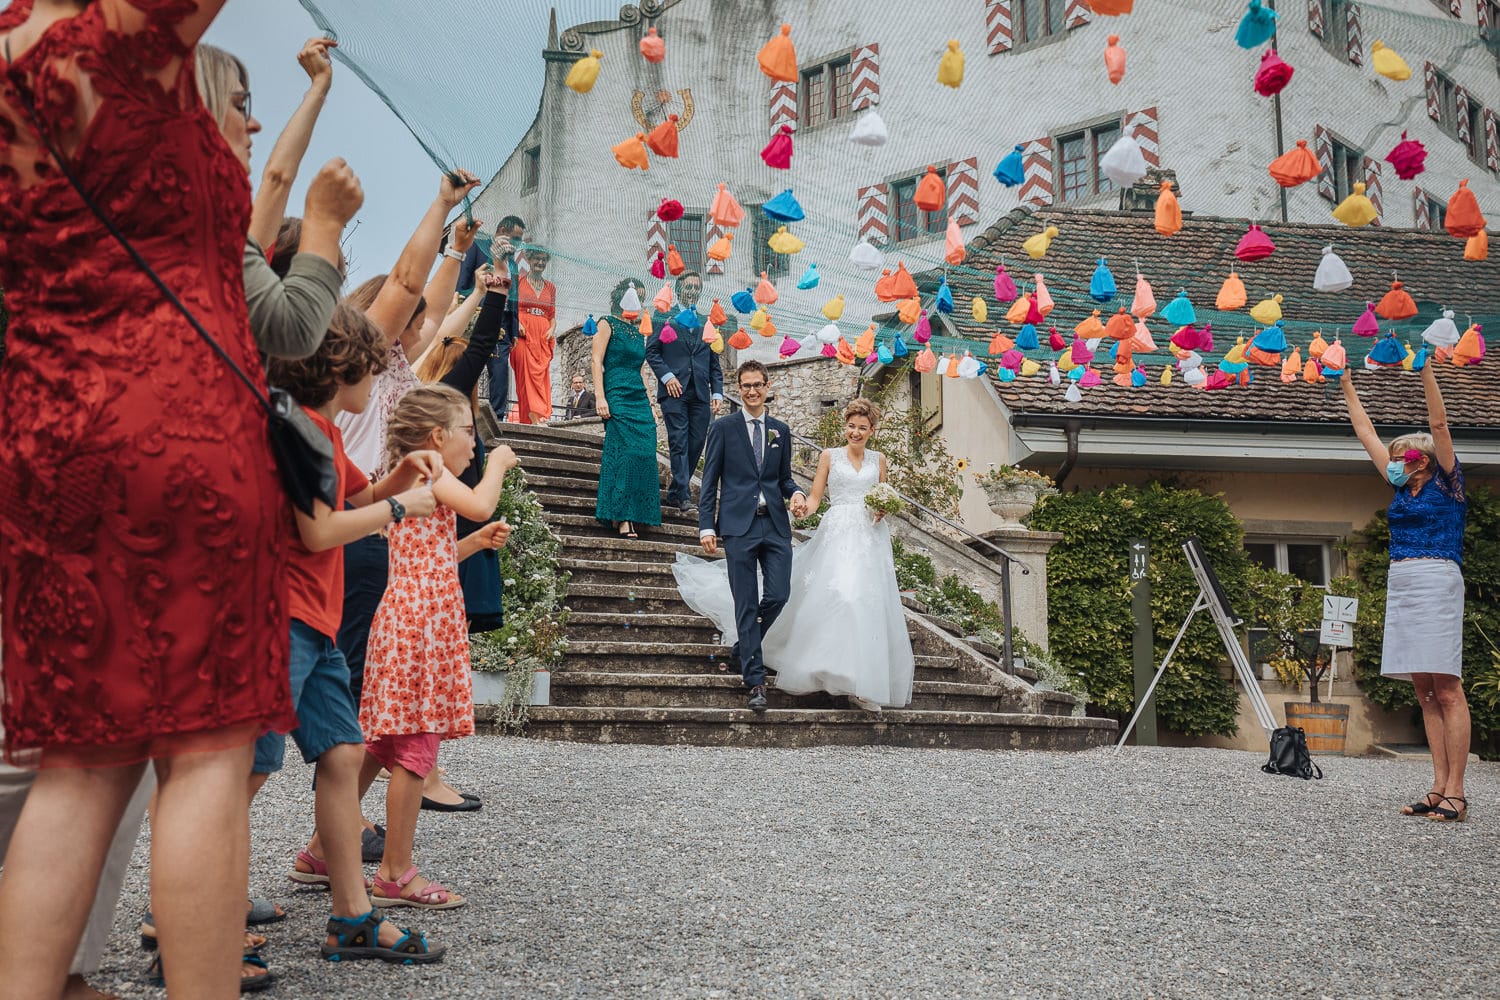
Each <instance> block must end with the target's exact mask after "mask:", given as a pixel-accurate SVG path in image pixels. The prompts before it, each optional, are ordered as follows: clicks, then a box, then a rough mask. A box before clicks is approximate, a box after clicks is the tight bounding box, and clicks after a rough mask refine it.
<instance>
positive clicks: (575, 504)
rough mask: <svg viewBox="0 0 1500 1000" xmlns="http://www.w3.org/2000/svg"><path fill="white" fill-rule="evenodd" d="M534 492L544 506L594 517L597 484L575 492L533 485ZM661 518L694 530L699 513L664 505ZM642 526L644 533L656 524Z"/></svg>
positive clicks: (668, 522)
mask: <svg viewBox="0 0 1500 1000" xmlns="http://www.w3.org/2000/svg"><path fill="white" fill-rule="evenodd" d="M532 492H533V493H535V494H536V498H537V499H538V500H540V501H541V503H542V506H543V507H544V508H546V509H547V510H548V511H551V512H555V513H558V514H570V513H572V514H587V515H588V516H590V517H593V516H594V510H595V507H596V506H597V497H598V487H597V486H594V487H592V488H590V489H587V490H577V491H573V492H559V491H557V490H552V489H547V490H541V489H536V488H535V487H533V488H532ZM661 519H662V523H663V524H685V525H687V526H689V527H691V528H692V529H693V530H694V531H697V529H698V515H697V513H696V512H694V513H692V514H684V513H683V512H682V511H680V510H678V509H677V508H676V507H665V506H664V507H662V511H661ZM641 528H642V532H643V533H644V532H647V531H652V530H654V529H655V526H654V525H642V526H641Z"/></svg>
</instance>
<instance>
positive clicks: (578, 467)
mask: <svg viewBox="0 0 1500 1000" xmlns="http://www.w3.org/2000/svg"><path fill="white" fill-rule="evenodd" d="M521 468H523V469H525V470H526V475H527V476H530V475H531V474H532V473H533V472H539V473H542V474H543V475H552V476H568V477H570V478H572V479H574V480H576V481H577V482H578V483H579V484H585V483H586V484H589V486H590V487H591V488H592V489H596V490H597V489H598V488H599V460H598V458H597V457H595V458H591V459H588V460H587V461H584V460H581V459H576V458H556V457H554V456H553V455H551V454H535V455H533V454H527V455H522V456H521Z"/></svg>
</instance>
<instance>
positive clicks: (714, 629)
mask: <svg viewBox="0 0 1500 1000" xmlns="http://www.w3.org/2000/svg"><path fill="white" fill-rule="evenodd" d="M718 638H719V629H718V626H716V625H715V624H714V623H713V622H711V621H709V620H708V619H707V618H703V617H700V616H699V615H696V614H685V615H659V614H647V613H645V612H641V613H639V614H630V613H625V612H618V611H578V612H574V613H573V614H571V615H569V616H568V639H569V641H578V642H584V641H595V642H636V641H649V642H673V643H709V644H714V643H716V642H717V640H718Z"/></svg>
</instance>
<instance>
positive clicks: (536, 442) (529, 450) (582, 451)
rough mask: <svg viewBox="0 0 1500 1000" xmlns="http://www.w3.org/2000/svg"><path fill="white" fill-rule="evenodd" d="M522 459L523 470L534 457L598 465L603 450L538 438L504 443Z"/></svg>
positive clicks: (511, 440) (518, 439) (516, 439)
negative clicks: (572, 460)
mask: <svg viewBox="0 0 1500 1000" xmlns="http://www.w3.org/2000/svg"><path fill="white" fill-rule="evenodd" d="M504 443H505V444H508V445H510V447H511V450H512V451H514V452H515V453H516V455H517V456H519V457H520V459H521V468H523V469H524V468H529V467H530V465H531V462H530V459H532V458H533V457H537V456H540V457H547V456H551V457H553V458H571V459H574V460H575V461H579V462H592V463H594V464H596V465H597V464H598V462H599V459H600V456H601V454H602V449H601V448H599V447H598V446H595V447H592V448H590V447H589V446H588V445H584V444H564V443H563V442H561V441H543V440H540V439H537V438H515V439H510V440H506V441H504Z"/></svg>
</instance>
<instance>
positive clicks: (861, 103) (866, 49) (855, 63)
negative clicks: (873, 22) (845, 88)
mask: <svg viewBox="0 0 1500 1000" xmlns="http://www.w3.org/2000/svg"><path fill="white" fill-rule="evenodd" d="M879 103H880V43H879V42H871V43H870V44H869V45H861V46H860V47H859V48H857V49H855V50H854V51H853V52H852V53H851V54H850V56H849V107H850V108H852V109H853V110H855V111H863V110H864V109H865V108H868V107H873V106H874V105H876V104H879Z"/></svg>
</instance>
